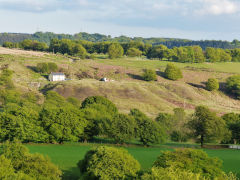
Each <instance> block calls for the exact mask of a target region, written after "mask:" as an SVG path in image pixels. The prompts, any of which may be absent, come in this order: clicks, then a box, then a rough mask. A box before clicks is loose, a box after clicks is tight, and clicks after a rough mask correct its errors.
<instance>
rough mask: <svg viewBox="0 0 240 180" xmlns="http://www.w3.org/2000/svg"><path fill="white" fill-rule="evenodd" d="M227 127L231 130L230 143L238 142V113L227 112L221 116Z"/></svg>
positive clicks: (239, 117) (239, 128)
mask: <svg viewBox="0 0 240 180" xmlns="http://www.w3.org/2000/svg"><path fill="white" fill-rule="evenodd" d="M222 118H223V120H224V121H225V122H226V125H227V127H228V129H229V130H230V131H231V135H232V136H231V143H234V144H236V143H239V142H240V114H235V113H228V114H225V115H223V116H222Z"/></svg>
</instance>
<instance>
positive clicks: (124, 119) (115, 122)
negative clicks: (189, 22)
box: [106, 114, 136, 144]
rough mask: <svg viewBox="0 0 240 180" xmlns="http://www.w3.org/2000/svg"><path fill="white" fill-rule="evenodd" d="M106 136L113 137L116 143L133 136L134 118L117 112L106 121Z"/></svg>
mask: <svg viewBox="0 0 240 180" xmlns="http://www.w3.org/2000/svg"><path fill="white" fill-rule="evenodd" d="M108 123H109V128H107V129H106V130H107V134H108V137H110V138H113V139H114V140H115V142H116V143H121V144H122V143H124V142H126V141H128V140H131V139H132V138H134V137H135V128H136V123H135V121H134V119H133V118H132V117H130V116H128V115H125V114H117V115H115V116H114V117H113V119H112V120H111V121H110V122H108Z"/></svg>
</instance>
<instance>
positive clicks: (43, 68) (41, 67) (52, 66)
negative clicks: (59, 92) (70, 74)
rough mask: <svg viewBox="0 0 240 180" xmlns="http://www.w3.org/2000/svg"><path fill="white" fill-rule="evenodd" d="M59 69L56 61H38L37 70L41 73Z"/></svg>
mask: <svg viewBox="0 0 240 180" xmlns="http://www.w3.org/2000/svg"><path fill="white" fill-rule="evenodd" d="M57 70H58V66H57V64H56V63H52V62H49V63H38V64H37V67H36V71H37V72H40V73H50V72H56V71H57Z"/></svg>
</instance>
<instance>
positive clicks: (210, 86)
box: [206, 78, 219, 91]
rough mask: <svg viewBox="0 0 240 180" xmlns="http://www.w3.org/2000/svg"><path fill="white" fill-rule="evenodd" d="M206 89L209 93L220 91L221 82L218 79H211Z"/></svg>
mask: <svg viewBox="0 0 240 180" xmlns="http://www.w3.org/2000/svg"><path fill="white" fill-rule="evenodd" d="M206 89H207V90H208V91H216V90H218V89H219V82H218V80H217V79H214V78H210V79H208V81H207V83H206Z"/></svg>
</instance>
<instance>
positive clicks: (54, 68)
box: [47, 62, 58, 73]
mask: <svg viewBox="0 0 240 180" xmlns="http://www.w3.org/2000/svg"><path fill="white" fill-rule="evenodd" d="M47 65H48V73H50V72H56V71H57V70H58V66H57V64H56V63H53V62H49V63H47Z"/></svg>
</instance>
